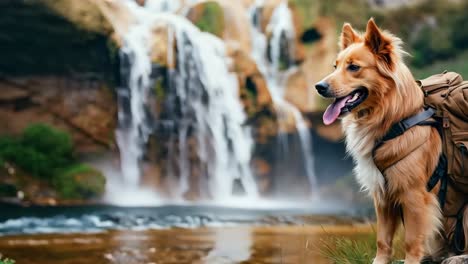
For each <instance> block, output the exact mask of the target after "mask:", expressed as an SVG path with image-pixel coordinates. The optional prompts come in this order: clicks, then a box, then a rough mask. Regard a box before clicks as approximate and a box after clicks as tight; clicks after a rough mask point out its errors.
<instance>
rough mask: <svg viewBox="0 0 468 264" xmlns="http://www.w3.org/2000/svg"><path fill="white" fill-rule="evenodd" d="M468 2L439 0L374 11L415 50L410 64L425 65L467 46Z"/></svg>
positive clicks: (380, 19)
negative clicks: (388, 10) (467, 12)
mask: <svg viewBox="0 0 468 264" xmlns="http://www.w3.org/2000/svg"><path fill="white" fill-rule="evenodd" d="M467 8H468V2H467V1H462V2H459V3H447V2H446V1H442V0H436V1H431V2H430V3H428V2H427V1H425V2H422V3H421V4H419V5H415V6H407V7H403V8H399V9H395V10H392V11H390V12H387V11H380V12H379V11H372V12H371V13H370V16H374V17H375V18H376V20H377V22H378V23H379V24H380V25H382V27H383V28H386V29H389V30H390V31H391V32H393V33H394V34H396V35H398V36H399V37H401V38H402V39H403V40H404V41H405V42H406V45H407V46H408V47H407V49H408V50H409V51H410V53H411V54H412V59H411V64H412V65H413V66H415V67H424V66H426V65H429V64H432V63H434V62H435V61H438V60H446V59H448V58H452V57H454V56H456V55H457V54H458V53H459V52H461V51H463V50H464V49H466V48H468V44H467V43H468V33H467V32H466V27H467V26H468V17H467V16H466V14H465V10H466V9H467Z"/></svg>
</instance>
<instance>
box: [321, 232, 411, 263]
mask: <svg viewBox="0 0 468 264" xmlns="http://www.w3.org/2000/svg"><path fill="white" fill-rule="evenodd" d="M329 237H330V238H327V239H324V240H322V241H321V242H322V243H321V246H320V247H319V251H320V254H321V255H322V256H324V257H325V258H327V259H328V260H330V262H331V263H336V264H368V263H372V260H373V258H374V257H375V253H376V250H377V247H376V242H375V241H376V234H375V232H374V233H372V234H367V235H360V236H358V237H355V238H348V237H333V236H329ZM403 248H404V247H403V239H402V235H401V234H398V235H397V236H396V237H395V241H394V251H395V254H394V255H395V257H396V258H402V257H403ZM398 263H402V262H401V261H399V260H394V261H393V262H392V264H398Z"/></svg>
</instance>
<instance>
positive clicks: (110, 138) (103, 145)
mask: <svg viewBox="0 0 468 264" xmlns="http://www.w3.org/2000/svg"><path fill="white" fill-rule="evenodd" d="M13 84H14V85H13ZM0 89H1V90H2V91H6V92H7V93H8V94H13V93H16V92H10V91H15V89H20V90H21V91H22V92H21V93H18V94H21V96H24V95H25V93H26V94H30V97H28V100H29V101H28V103H24V104H18V103H8V104H1V103H0V123H1V124H5V125H2V126H1V127H0V134H11V135H18V134H20V133H21V132H22V131H23V130H24V129H25V128H26V127H27V126H28V125H30V124H33V123H46V124H49V125H52V126H54V127H57V128H59V129H62V130H64V131H66V132H68V133H70V134H71V136H72V139H73V142H74V145H75V147H76V149H75V151H77V152H78V153H89V152H102V151H105V150H109V149H110V148H111V149H112V148H114V132H115V128H116V123H117V105H116V101H115V99H114V97H113V94H112V92H111V90H110V89H109V88H107V86H106V85H105V84H104V83H102V82H100V81H96V80H88V79H85V80H77V79H76V78H71V77H28V78H23V79H13V80H11V81H9V82H6V81H0ZM14 98H16V97H14ZM18 106H21V107H18Z"/></svg>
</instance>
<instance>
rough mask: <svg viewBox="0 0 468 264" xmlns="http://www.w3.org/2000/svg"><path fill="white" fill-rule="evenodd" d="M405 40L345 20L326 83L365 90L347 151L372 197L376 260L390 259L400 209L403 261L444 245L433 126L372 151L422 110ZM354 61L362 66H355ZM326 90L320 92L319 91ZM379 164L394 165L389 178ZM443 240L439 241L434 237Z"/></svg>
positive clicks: (340, 89) (349, 117)
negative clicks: (431, 182)
mask: <svg viewBox="0 0 468 264" xmlns="http://www.w3.org/2000/svg"><path fill="white" fill-rule="evenodd" d="M401 44H402V41H401V40H400V39H399V38H397V37H395V36H393V35H392V34H390V33H389V32H387V31H382V30H380V29H379V28H378V27H377V25H376V24H375V22H374V20H373V19H371V20H369V22H368V24H367V29H366V32H365V33H364V34H360V33H358V32H356V31H354V29H353V28H352V27H351V25H350V24H345V25H344V26H343V30H342V33H341V40H340V48H341V51H340V53H339V54H338V57H337V60H336V70H335V71H334V72H333V73H331V74H330V75H328V76H327V77H325V78H324V79H323V80H322V82H323V83H327V84H328V85H329V87H328V91H327V95H326V96H325V97H331V98H343V97H345V96H346V95H348V94H351V93H352V92H353V91H355V90H356V89H358V88H359V87H365V88H366V89H367V91H368V97H367V99H365V100H364V101H363V102H362V103H361V104H359V105H358V106H357V107H356V108H354V109H352V110H351V112H350V113H348V114H346V115H344V116H343V117H342V125H343V129H344V131H345V134H346V144H347V150H348V152H349V153H350V154H351V155H352V156H353V158H354V159H355V162H356V166H355V173H356V175H357V179H358V181H359V182H360V184H361V185H362V187H363V189H365V190H368V191H369V193H370V194H371V195H372V196H373V198H374V205H375V209H376V215H377V255H376V258H375V259H374V263H378V264H380V263H388V262H389V261H390V259H391V257H392V239H393V236H394V234H395V231H396V229H397V227H398V226H399V225H400V222H401V216H403V219H404V227H405V251H406V258H405V263H406V264H413V263H420V261H421V259H422V258H423V256H425V255H426V254H431V253H432V252H434V250H435V251H437V250H439V249H438V248H436V249H435V248H434V247H441V245H440V241H442V240H443V239H435V238H436V236H438V234H439V230H441V227H442V214H441V211H440V207H439V203H438V200H437V197H436V193H437V192H438V190H439V186H436V188H435V189H434V190H432V192H427V190H426V184H427V182H428V179H429V178H430V176H431V175H432V173H433V171H434V169H435V167H436V165H437V162H438V159H439V156H440V154H441V151H442V143H441V138H440V136H439V134H438V132H437V130H436V129H435V128H432V127H429V126H416V127H413V128H411V129H410V130H408V131H407V132H406V133H404V134H403V135H402V136H399V137H397V138H395V139H393V140H391V141H388V142H387V143H385V144H384V145H383V146H382V147H380V148H379V149H378V150H377V152H376V155H375V160H374V159H373V157H372V149H373V147H374V145H375V142H376V141H377V140H378V139H380V138H382V137H383V136H384V135H385V134H386V133H387V131H388V130H389V128H390V127H391V126H392V124H394V123H396V122H399V121H401V120H402V119H404V118H406V117H409V116H412V115H414V114H416V113H418V112H420V111H421V110H422V109H423V104H424V102H423V95H422V92H421V90H420V88H419V87H418V86H417V84H416V82H415V81H414V78H413V76H412V74H411V72H410V71H409V69H408V67H407V66H406V65H405V64H404V62H403V60H402V57H403V56H404V55H405V54H406V53H405V52H404V51H403V50H402V48H401ZM350 64H353V65H357V66H359V67H360V68H359V69H358V70H357V71H354V70H353V71H351V70H350V69H349V68H348V67H349V65H350ZM322 95H323V93H322ZM375 164H379V165H382V166H383V167H386V166H390V167H389V168H388V169H387V170H386V171H385V179H384V177H383V175H382V173H381V172H380V171H379V170H378V169H377V167H376V165H375ZM437 241H439V245H437V244H435V243H436V242H437Z"/></svg>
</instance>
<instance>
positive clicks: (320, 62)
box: [290, 17, 338, 112]
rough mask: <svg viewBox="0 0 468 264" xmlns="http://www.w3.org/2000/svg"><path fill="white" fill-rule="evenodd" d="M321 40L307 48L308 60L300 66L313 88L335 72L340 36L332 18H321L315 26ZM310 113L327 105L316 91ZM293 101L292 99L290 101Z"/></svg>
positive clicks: (312, 95) (311, 102) (313, 93)
mask: <svg viewBox="0 0 468 264" xmlns="http://www.w3.org/2000/svg"><path fill="white" fill-rule="evenodd" d="M314 28H315V29H316V30H317V31H318V33H319V34H320V36H321V38H320V39H319V40H318V41H316V42H315V43H314V44H312V45H309V46H308V47H307V54H306V60H305V61H304V62H303V63H302V65H301V66H300V69H301V72H302V73H303V74H304V77H303V78H304V79H305V80H307V84H308V85H309V87H310V86H312V87H313V85H314V84H315V83H317V82H318V81H320V80H321V79H323V78H324V77H325V76H327V75H328V74H330V73H331V72H332V71H333V67H332V62H333V61H335V59H336V54H337V53H338V45H337V44H336V43H338V34H336V32H337V29H336V25H335V22H334V21H333V20H332V19H330V18H325V17H320V18H318V19H317V21H316V22H315V24H314ZM310 95H311V98H310V101H309V103H310V104H311V105H310V106H309V107H308V111H313V112H316V111H323V110H325V107H326V105H327V104H324V103H323V99H322V98H321V97H320V96H319V95H318V93H316V92H315V91H311V93H310ZM290 100H291V99H290Z"/></svg>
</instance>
